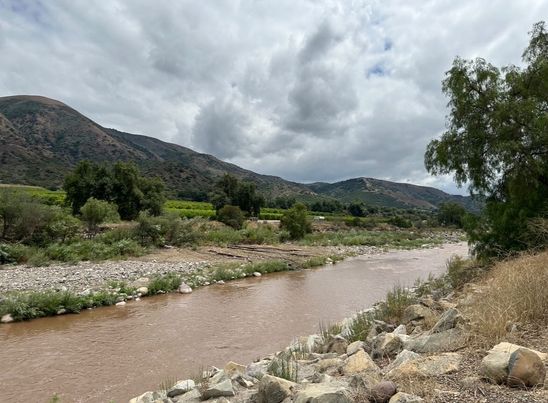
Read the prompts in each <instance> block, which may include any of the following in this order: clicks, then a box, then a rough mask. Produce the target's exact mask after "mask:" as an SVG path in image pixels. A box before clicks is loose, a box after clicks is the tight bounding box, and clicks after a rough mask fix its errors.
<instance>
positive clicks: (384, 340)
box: [372, 333, 403, 358]
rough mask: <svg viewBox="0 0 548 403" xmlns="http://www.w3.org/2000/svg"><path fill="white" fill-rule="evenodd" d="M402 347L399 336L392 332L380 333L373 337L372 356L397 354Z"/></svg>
mask: <svg viewBox="0 0 548 403" xmlns="http://www.w3.org/2000/svg"><path fill="white" fill-rule="evenodd" d="M402 348H403V342H402V340H401V338H400V337H399V336H398V335H397V334H394V333H382V334H379V335H378V336H377V337H375V338H374V339H373V342H372V355H373V357H375V358H377V357H392V356H395V355H396V354H398V353H399V352H400V351H401V350H402Z"/></svg>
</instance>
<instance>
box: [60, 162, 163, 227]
mask: <svg viewBox="0 0 548 403" xmlns="http://www.w3.org/2000/svg"><path fill="white" fill-rule="evenodd" d="M64 189H65V191H66V192H67V195H66V201H67V203H69V204H70V206H71V207H72V212H73V214H75V215H76V214H78V213H79V212H80V209H81V208H82V206H83V205H84V204H85V203H86V201H87V200H88V199H89V198H90V197H93V198H95V199H98V200H105V201H108V202H111V203H115V204H116V205H117V206H118V213H119V214H120V217H121V218H122V219H124V220H133V219H135V218H136V217H137V216H138V215H139V212H140V211H143V210H144V211H148V212H150V214H152V215H159V214H161V212H162V206H163V204H164V202H165V196H164V184H163V182H162V181H161V180H160V179H159V178H145V177H143V176H141V174H140V173H139V170H138V168H137V167H136V166H135V165H134V164H132V163H126V162H118V163H116V164H114V166H112V167H106V166H101V165H97V164H95V163H93V162H89V161H81V162H80V163H79V164H78V165H77V166H76V168H75V169H74V171H73V172H71V173H70V174H68V175H67V176H66V178H65V183H64Z"/></svg>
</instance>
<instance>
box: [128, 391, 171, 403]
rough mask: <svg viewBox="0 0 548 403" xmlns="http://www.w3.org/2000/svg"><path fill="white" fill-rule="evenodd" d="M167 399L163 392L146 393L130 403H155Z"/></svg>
mask: <svg viewBox="0 0 548 403" xmlns="http://www.w3.org/2000/svg"><path fill="white" fill-rule="evenodd" d="M165 397H166V395H165V393H162V392H145V393H143V394H142V395H141V396H137V397H134V398H133V399H131V400H130V401H129V403H154V402H156V401H157V400H162V399H164V398H165Z"/></svg>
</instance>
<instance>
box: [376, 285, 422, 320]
mask: <svg viewBox="0 0 548 403" xmlns="http://www.w3.org/2000/svg"><path fill="white" fill-rule="evenodd" d="M416 302H417V298H416V296H415V295H414V294H413V293H412V292H410V291H409V290H407V289H406V288H403V287H401V286H394V287H393V288H392V291H388V293H387V294H386V299H385V301H383V302H382V303H381V304H380V309H379V310H378V311H377V315H376V316H377V318H378V319H380V320H383V321H385V322H388V323H393V324H399V323H401V319H402V317H403V311H404V310H405V308H407V307H408V306H409V305H413V304H414V303H416Z"/></svg>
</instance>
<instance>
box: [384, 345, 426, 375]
mask: <svg viewBox="0 0 548 403" xmlns="http://www.w3.org/2000/svg"><path fill="white" fill-rule="evenodd" d="M420 357H421V355H420V354H417V353H415V352H413V351H409V350H402V351H401V352H400V353H399V354H398V355H397V356H396V359H395V360H394V361H392V362H391V363H390V364H388V366H387V367H386V368H384V371H385V372H390V371H391V370H393V369H394V368H397V367H399V366H400V365H402V364H404V363H406V362H408V361H412V360H416V359H418V358H420Z"/></svg>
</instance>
